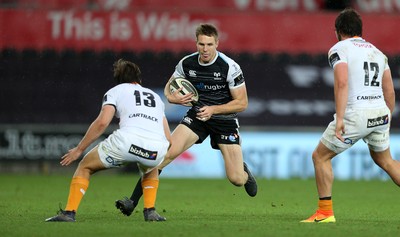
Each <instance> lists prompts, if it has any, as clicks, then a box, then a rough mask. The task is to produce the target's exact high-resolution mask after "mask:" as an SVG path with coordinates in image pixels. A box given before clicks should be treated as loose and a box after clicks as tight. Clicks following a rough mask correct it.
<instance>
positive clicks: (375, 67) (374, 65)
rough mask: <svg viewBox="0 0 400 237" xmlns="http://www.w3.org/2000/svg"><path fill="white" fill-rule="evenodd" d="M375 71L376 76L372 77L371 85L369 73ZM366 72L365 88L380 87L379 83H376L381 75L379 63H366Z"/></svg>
mask: <svg viewBox="0 0 400 237" xmlns="http://www.w3.org/2000/svg"><path fill="white" fill-rule="evenodd" d="M370 71H371V72H372V71H374V72H375V73H374V76H373V77H372V81H371V83H370V82H369V72H370ZM364 72H365V80H364V86H379V81H376V80H377V79H378V74H379V65H378V64H377V63H373V62H370V63H369V65H368V62H364Z"/></svg>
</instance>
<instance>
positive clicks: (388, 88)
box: [382, 69, 396, 114]
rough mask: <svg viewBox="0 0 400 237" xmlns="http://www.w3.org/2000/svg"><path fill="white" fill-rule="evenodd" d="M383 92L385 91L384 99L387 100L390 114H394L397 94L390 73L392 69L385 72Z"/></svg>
mask: <svg viewBox="0 0 400 237" xmlns="http://www.w3.org/2000/svg"><path fill="white" fill-rule="evenodd" d="M382 90H383V97H384V98H385V102H386V105H387V106H388V107H389V109H390V112H391V113H392V114H393V110H394V106H395V97H396V96H395V92H394V86H393V80H392V74H391V72H390V69H386V70H385V71H384V72H383V77H382Z"/></svg>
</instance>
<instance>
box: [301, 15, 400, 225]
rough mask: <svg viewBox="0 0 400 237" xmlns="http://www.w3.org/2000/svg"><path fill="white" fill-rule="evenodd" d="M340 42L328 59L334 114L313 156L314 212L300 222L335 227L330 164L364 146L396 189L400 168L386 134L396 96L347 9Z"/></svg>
mask: <svg viewBox="0 0 400 237" xmlns="http://www.w3.org/2000/svg"><path fill="white" fill-rule="evenodd" d="M335 29H336V37H337V39H338V40H339V42H338V43H336V44H335V45H334V46H333V47H332V48H331V49H330V50H329V54H328V59H329V64H330V66H332V67H333V73H334V80H335V81H334V95H335V105H336V114H335V115H334V120H333V121H332V122H331V123H330V124H329V125H328V127H327V128H326V130H325V132H324V133H323V135H322V138H321V140H320V142H319V144H318V146H317V147H316V149H315V150H314V152H313V154H312V159H313V162H314V169H315V179H316V184H317V189H318V196H319V201H318V209H317V211H316V212H315V214H314V215H312V216H311V217H309V218H308V219H306V220H303V221H302V222H312V223H314V222H319V223H329V222H335V221H336V219H335V216H334V213H333V206H332V184H333V171H332V163H331V160H332V158H334V157H335V156H336V155H337V154H340V153H341V152H343V151H345V150H347V149H348V148H350V147H351V146H353V145H354V144H355V143H356V142H357V141H359V140H361V139H362V140H364V142H365V143H367V145H368V148H369V151H370V154H371V157H372V159H373V161H374V162H375V163H376V164H377V165H378V166H379V167H381V168H382V169H383V170H384V171H385V172H386V173H387V174H388V175H389V176H390V177H391V178H392V180H393V181H394V182H395V183H396V184H397V185H400V163H399V162H398V161H396V160H393V159H392V156H391V154H390V147H389V129H390V122H391V119H392V113H393V109H394V107H395V92H394V89H393V81H392V76H391V73H390V69H389V66H388V60H387V58H386V56H385V55H384V54H383V53H382V52H381V51H379V50H378V49H377V48H376V47H375V46H374V45H372V44H371V43H369V42H367V41H365V40H364V39H363V38H361V36H362V20H361V17H360V16H359V14H358V13H357V12H356V11H355V10H353V9H351V8H347V9H345V10H343V11H342V12H341V13H340V14H339V15H338V16H337V18H336V21H335Z"/></svg>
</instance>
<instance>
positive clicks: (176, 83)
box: [169, 77, 199, 106]
mask: <svg viewBox="0 0 400 237" xmlns="http://www.w3.org/2000/svg"><path fill="white" fill-rule="evenodd" d="M181 87H182V90H181V91H180V93H181V94H182V95H187V94H188V93H190V92H191V93H193V97H192V99H193V101H194V102H197V101H199V93H198V92H197V90H196V88H195V87H194V86H193V85H192V83H190V81H188V80H187V79H185V78H182V77H177V78H174V79H172V81H171V82H170V83H169V89H170V91H171V93H174V92H175V91H176V90H178V89H179V88H181ZM185 106H193V102H192V103H187V104H185Z"/></svg>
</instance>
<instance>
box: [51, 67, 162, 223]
mask: <svg viewBox="0 0 400 237" xmlns="http://www.w3.org/2000/svg"><path fill="white" fill-rule="evenodd" d="M114 79H116V81H117V83H118V85H117V86H115V87H113V88H111V89H110V90H109V91H108V92H107V93H106V94H105V95H104V98H103V106H102V109H101V111H100V114H99V115H98V117H97V118H96V120H94V122H93V123H92V124H91V125H90V127H89V128H88V130H87V132H86V134H85V136H84V137H83V138H82V140H81V141H80V143H79V144H78V146H77V147H75V148H72V149H71V150H69V151H68V153H67V154H65V155H64V156H63V157H62V160H61V162H60V164H61V165H63V166H67V165H70V164H71V163H72V162H73V161H75V160H77V159H78V158H79V157H80V156H81V155H82V153H83V152H84V151H85V149H86V148H88V147H89V146H90V144H92V143H93V142H94V141H95V140H96V139H97V138H98V137H99V136H100V135H101V134H103V132H104V131H105V129H106V128H107V127H108V125H109V124H110V122H111V120H112V119H113V117H114V116H116V117H118V118H119V129H117V130H115V131H114V132H113V133H112V134H111V135H110V136H108V138H107V139H105V140H104V141H102V142H100V143H99V144H98V145H97V146H95V147H94V148H93V149H92V150H91V151H89V152H88V153H87V154H86V155H85V157H84V158H83V159H82V160H81V161H80V162H79V166H78V167H77V169H76V171H75V174H74V176H73V178H72V181H71V184H70V191H69V196H68V202H67V205H66V207H65V210H62V209H61V210H60V211H59V213H58V215H56V216H54V217H51V218H48V219H46V221H61V222H73V221H75V214H76V212H77V211H78V207H79V204H80V202H81V200H82V198H83V195H84V194H85V193H86V190H87V188H88V186H89V179H90V176H91V175H92V174H94V173H96V172H97V171H100V170H104V169H108V168H114V167H120V166H122V165H124V164H125V163H127V162H137V164H138V167H139V170H140V172H141V174H142V178H141V184H142V186H143V187H146V189H144V190H143V194H144V210H143V214H144V220H145V221H165V220H166V219H165V218H164V217H162V216H160V215H159V214H158V213H157V212H156V210H155V208H154V206H155V202H156V194H157V189H158V183H159V181H158V171H157V169H155V167H156V166H158V165H159V164H160V163H161V162H162V161H163V160H164V156H165V154H166V153H167V150H168V147H169V140H170V130H169V126H168V122H167V119H166V117H165V114H164V103H163V102H162V100H161V98H160V97H159V96H158V95H157V94H156V93H154V92H153V91H152V90H150V89H148V88H145V87H142V86H141V84H142V80H141V72H140V69H139V67H138V66H137V65H136V64H134V63H132V62H129V61H125V60H122V59H120V60H118V61H117V62H115V63H114Z"/></svg>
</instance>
